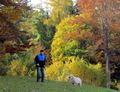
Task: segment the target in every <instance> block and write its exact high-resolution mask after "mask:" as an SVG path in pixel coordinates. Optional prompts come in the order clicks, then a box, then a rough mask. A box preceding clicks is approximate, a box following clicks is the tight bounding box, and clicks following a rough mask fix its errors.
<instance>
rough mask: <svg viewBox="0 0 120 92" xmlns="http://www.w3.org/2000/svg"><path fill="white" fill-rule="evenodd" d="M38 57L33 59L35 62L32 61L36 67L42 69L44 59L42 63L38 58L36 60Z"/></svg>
mask: <svg viewBox="0 0 120 92" xmlns="http://www.w3.org/2000/svg"><path fill="white" fill-rule="evenodd" d="M38 55H39V54H38ZM38 55H37V56H36V57H35V60H34V61H35V64H36V67H44V65H45V61H46V58H45V59H44V60H43V61H40V60H39V58H38Z"/></svg>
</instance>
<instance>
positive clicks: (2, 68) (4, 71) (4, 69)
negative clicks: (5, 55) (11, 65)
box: [0, 63, 8, 76]
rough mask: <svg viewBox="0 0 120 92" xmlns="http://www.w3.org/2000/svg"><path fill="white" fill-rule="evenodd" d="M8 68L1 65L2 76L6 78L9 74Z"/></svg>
mask: <svg viewBox="0 0 120 92" xmlns="http://www.w3.org/2000/svg"><path fill="white" fill-rule="evenodd" d="M7 71H8V68H7V66H6V65H4V64H2V63H0V76H4V75H6V74H7Z"/></svg>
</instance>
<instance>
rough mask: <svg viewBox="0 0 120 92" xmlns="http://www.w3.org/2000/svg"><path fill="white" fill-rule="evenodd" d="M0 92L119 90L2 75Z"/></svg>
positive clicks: (101, 91)
mask: <svg viewBox="0 0 120 92" xmlns="http://www.w3.org/2000/svg"><path fill="white" fill-rule="evenodd" d="M0 92H118V91H115V90H110V89H105V88H101V87H95V86H90V85H83V86H82V87H78V86H73V85H71V84H69V83H65V82H58V81H50V80H46V81H45V82H44V83H40V82H39V83H36V79H35V78H30V77H0Z"/></svg>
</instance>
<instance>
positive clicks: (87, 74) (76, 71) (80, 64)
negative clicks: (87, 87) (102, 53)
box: [46, 56, 105, 85]
mask: <svg viewBox="0 0 120 92" xmlns="http://www.w3.org/2000/svg"><path fill="white" fill-rule="evenodd" d="M66 60H67V61H66V62H67V63H65V64H64V63H62V62H54V63H53V64H52V65H51V66H49V67H47V68H46V77H47V79H52V80H64V81H66V77H67V76H68V75H70V74H72V75H74V76H77V77H80V78H81V79H82V80H83V82H84V83H88V84H94V85H104V82H105V74H104V72H103V69H102V66H101V64H99V63H98V64H96V65H92V64H88V63H86V61H85V60H83V59H79V58H76V57H74V56H71V57H67V58H66Z"/></svg>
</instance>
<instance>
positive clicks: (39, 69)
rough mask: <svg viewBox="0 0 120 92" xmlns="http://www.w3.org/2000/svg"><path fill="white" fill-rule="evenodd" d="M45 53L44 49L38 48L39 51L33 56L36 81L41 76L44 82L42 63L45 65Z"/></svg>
mask: <svg viewBox="0 0 120 92" xmlns="http://www.w3.org/2000/svg"><path fill="white" fill-rule="evenodd" d="M45 60H46V55H45V54H44V50H40V53H39V54H38V55H36V57H35V64H36V68H37V82H39V80H40V78H41V82H44V76H45V75H44V65H45Z"/></svg>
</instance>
